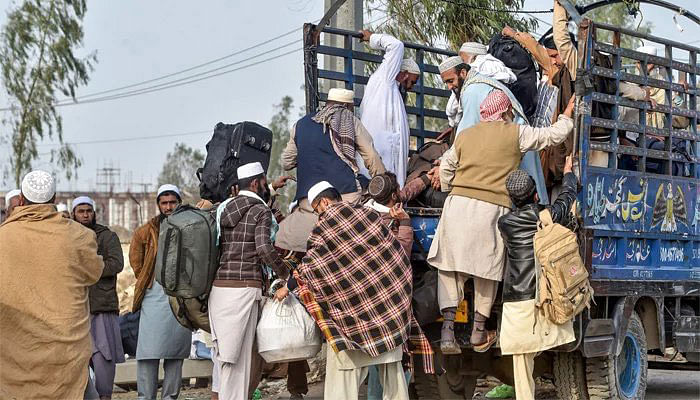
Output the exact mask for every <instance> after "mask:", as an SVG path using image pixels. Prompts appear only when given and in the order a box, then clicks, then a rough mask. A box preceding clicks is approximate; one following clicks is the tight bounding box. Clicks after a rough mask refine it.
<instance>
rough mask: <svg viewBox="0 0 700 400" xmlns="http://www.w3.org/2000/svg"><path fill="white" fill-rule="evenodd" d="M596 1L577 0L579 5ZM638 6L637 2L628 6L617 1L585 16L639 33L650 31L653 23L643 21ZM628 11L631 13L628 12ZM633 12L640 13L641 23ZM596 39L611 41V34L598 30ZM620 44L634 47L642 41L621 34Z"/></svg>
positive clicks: (630, 47)
mask: <svg viewBox="0 0 700 400" xmlns="http://www.w3.org/2000/svg"><path fill="white" fill-rule="evenodd" d="M597 1H599V0H583V1H579V3H580V5H588V4H591V3H595V2H597ZM638 7H639V4H636V6H634V5H631V6H630V7H629V8H628V6H627V5H626V4H624V3H618V4H614V5H611V6H604V7H600V8H597V9H595V10H593V11H590V12H588V13H586V15H585V16H586V17H588V18H590V19H591V20H592V21H594V22H602V23H605V24H608V25H614V26H619V27H622V28H626V29H630V30H634V31H637V32H641V33H650V32H651V30H652V28H653V25H652V23H651V22H648V21H647V22H644V21H643V15H642V14H641V11H639V8H638ZM630 11H632V12H633V13H632V14H630ZM635 13H637V14H636V15H642V17H641V18H642V21H640V22H641V23H640V22H637V21H636V19H637V18H636V17H635ZM598 40H600V41H604V42H608V43H612V34H611V33H610V32H608V31H603V30H599V31H598ZM620 45H621V46H622V47H624V48H628V49H635V48H637V47H639V46H641V45H642V42H641V40H639V39H637V38H634V37H631V36H627V35H622V36H621V38H620Z"/></svg>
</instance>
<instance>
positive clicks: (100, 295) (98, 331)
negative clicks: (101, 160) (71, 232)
mask: <svg viewBox="0 0 700 400" xmlns="http://www.w3.org/2000/svg"><path fill="white" fill-rule="evenodd" d="M72 206H73V207H72V209H73V220H75V221H77V222H79V223H81V224H82V225H83V226H84V227H86V228H89V229H91V230H93V231H94V232H95V234H96V235H97V254H98V255H100V256H102V260H103V261H104V264H105V267H104V270H103V271H102V276H101V277H100V280H99V281H97V283H95V284H94V285H92V286H90V291H89V296H88V298H89V300H90V335H91V336H92V358H91V359H90V365H91V366H92V369H93V370H94V371H95V386H96V388H97V393H99V395H100V399H110V398H111V397H112V386H113V385H114V372H115V368H116V364H117V363H122V362H124V350H123V349H122V340H121V332H120V330H119V298H118V297H117V274H118V273H119V272H121V271H122V269H124V256H123V255H122V247H121V244H120V243H119V237H117V234H116V233H114V232H112V231H111V230H109V228H107V227H106V226H104V225H99V224H97V223H96V222H95V221H96V215H95V202H94V201H93V200H92V199H91V198H89V197H87V196H80V197H78V198H76V199H75V200H73V205H72Z"/></svg>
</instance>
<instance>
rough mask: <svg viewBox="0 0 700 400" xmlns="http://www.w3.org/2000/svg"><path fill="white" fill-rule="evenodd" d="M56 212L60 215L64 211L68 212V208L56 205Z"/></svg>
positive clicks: (61, 204) (59, 204) (63, 205)
mask: <svg viewBox="0 0 700 400" xmlns="http://www.w3.org/2000/svg"><path fill="white" fill-rule="evenodd" d="M93 209H95V207H93ZM56 211H58V212H60V213H62V212H64V211H68V206H67V205H65V204H63V203H58V204H56Z"/></svg>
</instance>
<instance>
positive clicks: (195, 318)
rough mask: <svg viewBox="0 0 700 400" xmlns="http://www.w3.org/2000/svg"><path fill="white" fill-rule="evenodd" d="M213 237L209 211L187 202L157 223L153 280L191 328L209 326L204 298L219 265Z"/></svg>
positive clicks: (213, 229) (214, 230)
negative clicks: (158, 284)
mask: <svg viewBox="0 0 700 400" xmlns="http://www.w3.org/2000/svg"><path fill="white" fill-rule="evenodd" d="M216 238H217V229H216V219H215V217H214V216H213V215H212V213H211V212H210V211H204V210H200V209H197V208H194V207H192V206H189V205H181V206H179V207H178V208H177V209H175V211H174V212H173V213H172V214H171V215H170V216H168V217H167V218H166V219H164V220H163V222H161V224H160V234H159V236H158V255H157V257H156V265H155V279H156V281H158V283H160V285H161V286H163V291H164V292H165V294H167V295H168V296H170V306H171V309H172V310H173V314H174V315H175V318H176V319H177V320H178V321H179V322H180V324H181V325H183V326H185V327H187V328H190V329H193V328H201V329H204V330H207V331H208V329H209V326H208V325H209V318H208V313H207V311H208V310H207V300H208V296H209V291H210V290H211V285H212V282H213V281H214V276H215V275H216V270H217V269H218V268H219V249H218V246H217V244H216ZM204 324H205V326H202V325H204Z"/></svg>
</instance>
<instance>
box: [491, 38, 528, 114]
mask: <svg viewBox="0 0 700 400" xmlns="http://www.w3.org/2000/svg"><path fill="white" fill-rule="evenodd" d="M489 53H490V54H491V55H492V56H494V57H496V58H498V59H499V60H501V61H503V64H505V65H506V67H508V68H510V69H511V70H512V71H513V73H514V74H515V76H516V77H517V78H518V80H517V81H515V82H513V83H509V84H507V85H506V86H507V87H508V89H510V91H511V92H513V95H514V96H515V98H516V99H517V100H518V102H519V103H520V105H521V106H522V107H523V112H524V113H525V116H526V117H527V119H528V120H532V116H533V115H534V114H535V111H536V110H537V72H536V71H535V63H534V62H533V61H532V57H531V56H530V53H529V52H528V51H527V50H525V48H524V47H523V46H521V45H520V43H518V42H517V41H516V40H515V39H513V38H510V37H508V36H503V35H501V34H500V33H499V34H496V35H495V36H494V37H492V38H491V41H489Z"/></svg>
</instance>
